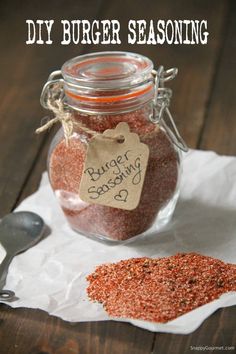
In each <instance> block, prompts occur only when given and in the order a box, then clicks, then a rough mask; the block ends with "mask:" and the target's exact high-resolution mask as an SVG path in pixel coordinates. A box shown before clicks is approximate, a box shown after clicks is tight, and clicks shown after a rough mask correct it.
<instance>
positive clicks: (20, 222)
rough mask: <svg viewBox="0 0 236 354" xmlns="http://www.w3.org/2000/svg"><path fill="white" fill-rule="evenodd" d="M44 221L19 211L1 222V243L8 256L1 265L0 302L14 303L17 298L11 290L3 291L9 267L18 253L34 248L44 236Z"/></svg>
mask: <svg viewBox="0 0 236 354" xmlns="http://www.w3.org/2000/svg"><path fill="white" fill-rule="evenodd" d="M44 227H45V224H44V221H43V219H42V218H41V217H40V216H39V215H37V214H35V213H31V212H28V211H19V212H16V213H12V214H8V215H6V216H5V217H4V218H3V219H2V220H1V222H0V243H1V244H2V246H3V247H4V248H5V250H6V256H5V258H4V259H3V261H2V263H1V264H0V300H4V301H14V300H16V299H17V298H16V297H15V293H14V292H13V291H10V290H2V289H3V287H4V285H5V283H6V278H7V272H8V267H9V265H10V263H11V261H12V259H13V257H14V256H16V255H17V254H18V253H21V252H24V251H26V250H27V249H28V248H30V247H32V246H34V245H35V244H36V243H37V242H38V241H39V240H40V239H41V238H42V236H43V233H44Z"/></svg>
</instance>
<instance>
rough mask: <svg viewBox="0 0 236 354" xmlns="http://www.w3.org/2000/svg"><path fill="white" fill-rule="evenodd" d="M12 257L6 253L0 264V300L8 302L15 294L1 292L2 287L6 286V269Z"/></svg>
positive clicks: (6, 291)
mask: <svg viewBox="0 0 236 354" xmlns="http://www.w3.org/2000/svg"><path fill="white" fill-rule="evenodd" d="M13 257H14V255H13V254H10V253H7V254H6V256H5V258H4V259H3V261H2V263H1V264H0V300H4V301H10V300H12V299H13V298H14V296H15V293H14V292H13V291H9V290H2V289H3V287H4V285H5V284H6V278H7V273H8V268H9V265H10V263H11V261H12V258H13Z"/></svg>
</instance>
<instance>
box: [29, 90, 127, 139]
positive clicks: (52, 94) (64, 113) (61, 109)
mask: <svg viewBox="0 0 236 354" xmlns="http://www.w3.org/2000/svg"><path fill="white" fill-rule="evenodd" d="M62 96H63V88H62V85H61V84H60V83H55V84H54V85H53V87H52V89H51V90H49V95H48V97H47V108H48V109H50V110H51V111H52V112H53V113H54V115H55V117H54V118H52V119H50V120H48V121H47V122H46V123H45V124H43V125H42V126H41V127H39V128H37V129H36V130H35V133H36V134H40V133H42V132H44V131H46V130H48V129H50V128H51V127H52V126H53V125H54V124H56V123H57V122H60V123H61V125H62V129H63V134H64V138H65V142H66V145H67V146H68V145H69V139H70V137H71V136H72V134H73V131H74V127H78V128H79V129H80V130H82V131H83V132H84V133H87V134H89V135H91V136H95V135H98V134H99V133H98V132H96V131H95V130H92V129H89V128H88V127H86V126H85V125H84V124H82V123H81V122H78V121H75V120H74V119H73V117H72V114H71V112H70V111H69V109H67V108H66V106H65V103H64V101H63V97H62ZM105 138H106V139H112V140H113V139H115V140H117V141H120V140H122V137H121V136H120V135H119V136H117V137H114V138H113V137H108V136H106V137H105Z"/></svg>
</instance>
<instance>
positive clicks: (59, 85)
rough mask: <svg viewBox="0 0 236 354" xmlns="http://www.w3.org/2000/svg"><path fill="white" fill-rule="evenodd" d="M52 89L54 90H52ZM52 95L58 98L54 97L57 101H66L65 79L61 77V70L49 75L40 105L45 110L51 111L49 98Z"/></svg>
mask: <svg viewBox="0 0 236 354" xmlns="http://www.w3.org/2000/svg"><path fill="white" fill-rule="evenodd" d="M56 77H58V78H56ZM52 88H54V89H53V90H52ZM52 95H55V96H57V97H54V98H55V99H60V100H61V101H64V96H65V94H64V79H63V78H62V76H61V70H56V71H53V72H52V73H51V74H50V75H49V77H48V79H47V82H46V84H45V85H44V86H43V89H42V93H41V96H40V104H41V105H42V106H43V108H46V109H49V107H48V104H47V102H48V98H49V97H50V96H52Z"/></svg>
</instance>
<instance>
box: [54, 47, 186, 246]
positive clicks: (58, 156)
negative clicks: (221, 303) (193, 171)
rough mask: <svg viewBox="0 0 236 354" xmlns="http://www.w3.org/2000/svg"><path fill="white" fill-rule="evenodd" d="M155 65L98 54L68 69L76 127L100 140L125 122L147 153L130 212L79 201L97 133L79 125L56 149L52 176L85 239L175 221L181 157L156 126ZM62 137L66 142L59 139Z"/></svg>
mask: <svg viewBox="0 0 236 354" xmlns="http://www.w3.org/2000/svg"><path fill="white" fill-rule="evenodd" d="M152 69H153V64H152V62H151V61H150V60H149V59H148V58H145V57H142V56H140V55H137V54H132V53H123V52H117V53H116V52H114V53H106V52H104V53H95V54H93V55H87V56H81V57H78V58H75V59H73V60H71V61H69V62H67V63H66V64H64V66H63V68H62V74H63V77H64V80H65V88H64V89H65V93H66V100H67V103H68V105H69V106H70V107H71V115H72V118H73V121H74V122H75V123H76V122H79V123H80V124H83V126H85V127H86V128H87V129H90V130H91V131H93V132H96V134H99V133H103V132H104V131H105V130H107V129H114V128H115V127H116V126H117V125H118V123H120V122H126V123H127V124H128V125H129V129H130V131H131V132H133V133H136V134H138V136H139V138H140V141H141V142H142V143H145V144H146V145H147V146H148V147H149V159H148V166H147V170H146V174H145V179H144V184H143V189H142V192H141V197H140V201H139V204H138V206H137V207H136V208H135V209H133V210H124V209H119V208H114V207H109V206H105V205H99V204H90V203H86V202H84V201H82V200H81V198H80V196H79V187H80V182H81V178H82V174H83V169H84V164H85V159H86V152H87V148H88V144H89V141H90V139H91V134H90V133H87V132H85V131H84V130H83V129H82V128H80V127H78V126H76V124H75V125H74V132H73V135H72V136H71V137H70V139H69V143H68V144H67V143H66V141H65V139H63V136H62V134H61V133H59V137H58V136H56V137H55V139H54V141H53V142H52V146H51V149H50V155H49V160H48V161H49V163H48V168H49V177H50V182H51V185H52V188H53V190H54V191H55V194H56V196H57V197H58V200H59V203H60V205H61V207H62V209H63V211H64V213H65V216H66V218H67V220H68V222H69V224H70V225H71V227H72V228H73V229H74V230H76V231H78V232H79V233H82V234H84V235H86V236H90V237H93V238H94V237H95V238H99V239H103V240H104V239H105V240H112V241H122V240H127V239H129V238H131V237H134V236H137V235H141V234H143V233H144V232H145V231H147V230H148V229H149V228H150V227H151V226H152V225H153V223H154V222H155V221H156V220H158V218H159V219H160V220H159V221H160V224H162V225H163V224H165V223H166V222H167V221H168V220H169V219H170V217H171V215H172V213H173V211H174V208H175V204H176V200H177V196H178V181H179V173H180V155H179V152H178V150H177V149H176V147H174V145H173V143H172V142H171V140H170V138H169V137H168V134H167V132H166V131H165V129H164V128H163V127H162V126H159V125H158V124H153V123H152V122H151V121H150V119H149V117H150V115H151V114H152V112H153V103H152V102H153V101H152V99H153V92H154V87H153V78H152ZM60 134H61V137H60Z"/></svg>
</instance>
